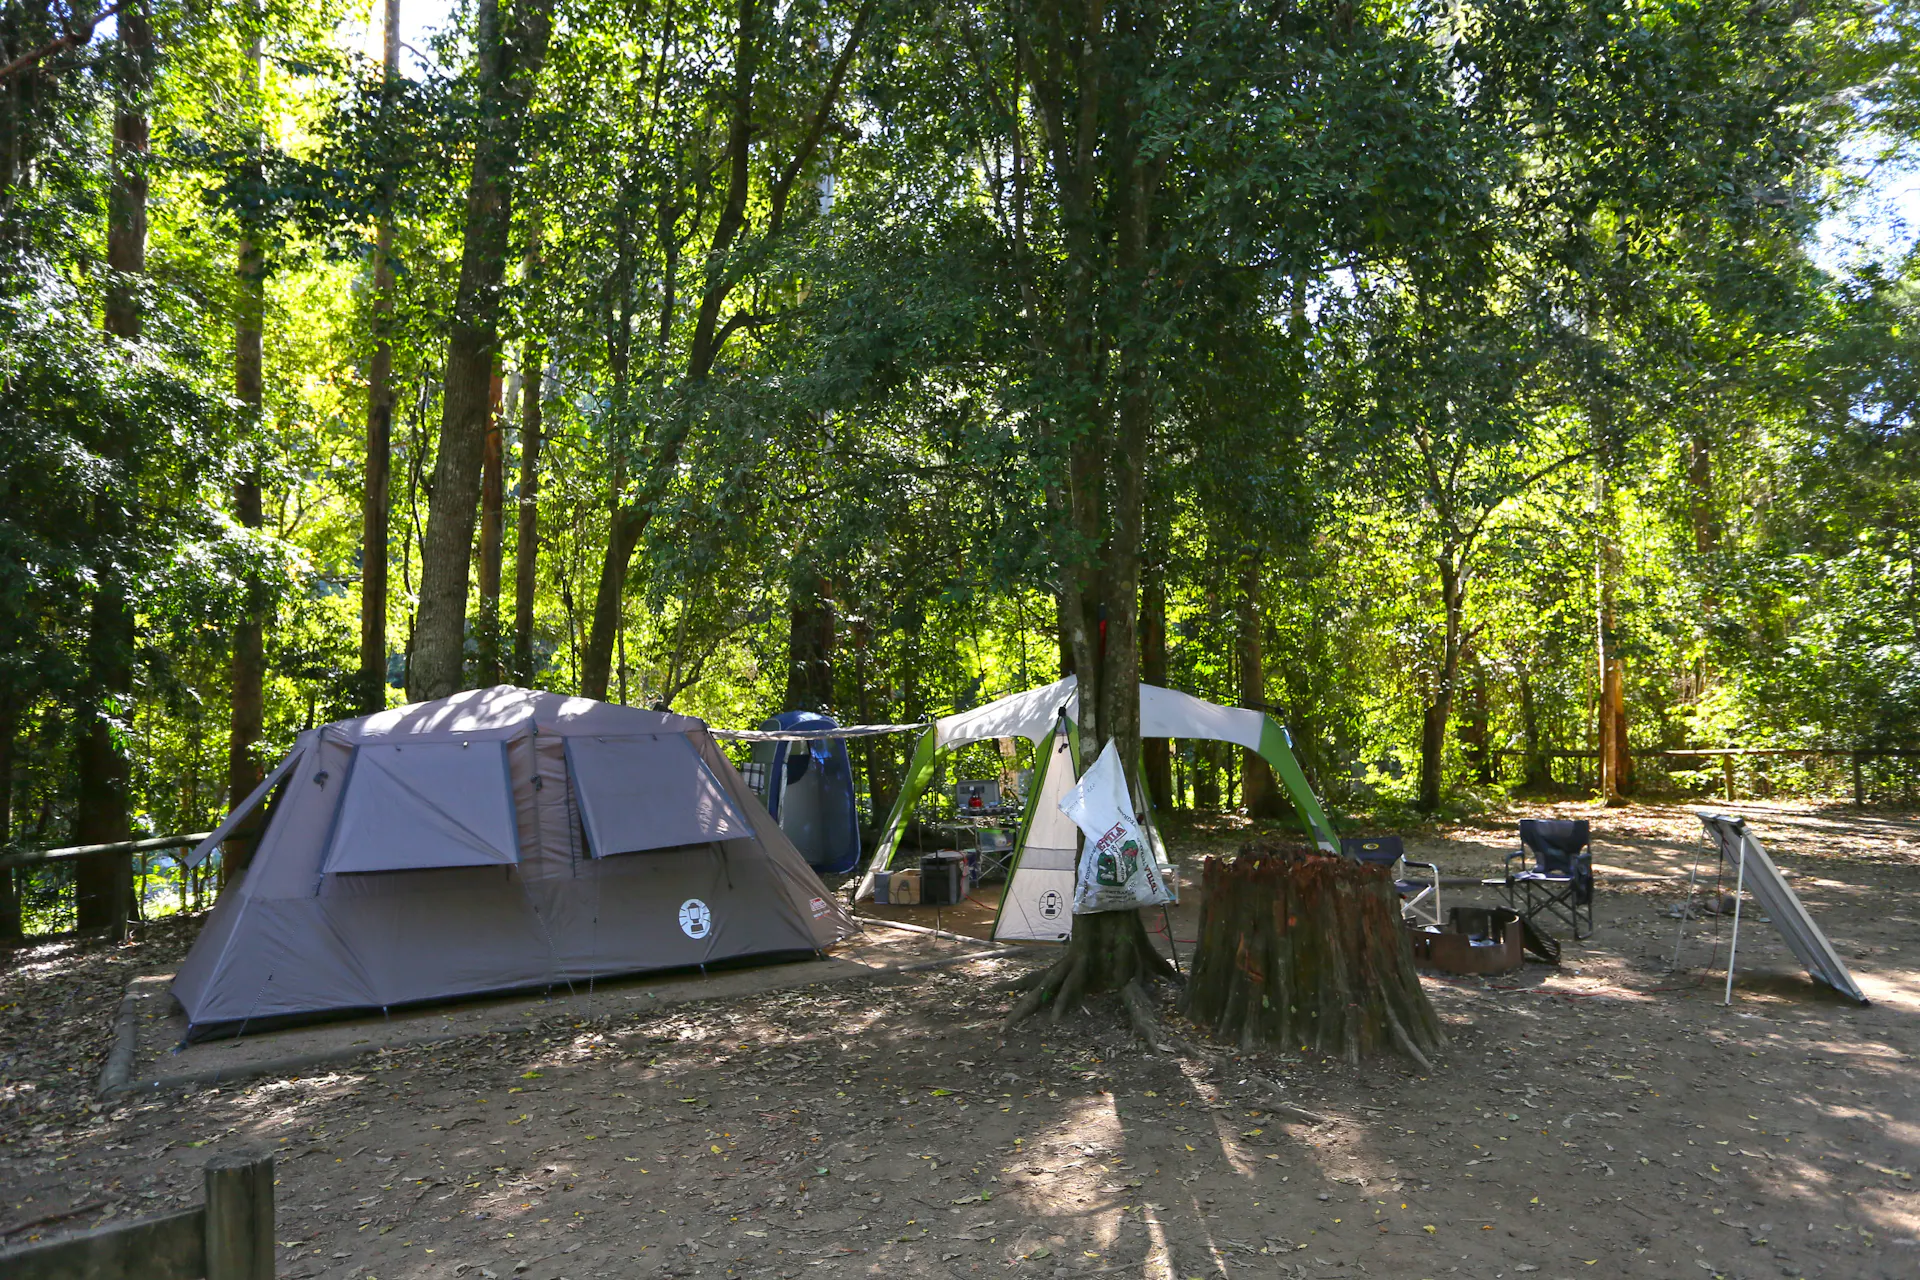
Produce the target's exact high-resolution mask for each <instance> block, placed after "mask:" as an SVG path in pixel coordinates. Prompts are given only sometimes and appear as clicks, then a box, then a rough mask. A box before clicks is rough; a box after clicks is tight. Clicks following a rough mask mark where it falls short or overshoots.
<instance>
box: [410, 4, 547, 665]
mask: <svg viewBox="0 0 1920 1280" xmlns="http://www.w3.org/2000/svg"><path fill="white" fill-rule="evenodd" d="M552 12H553V0H522V2H521V3H520V4H517V5H516V6H515V7H514V13H515V15H516V17H517V18H518V20H519V22H518V28H519V29H518V32H517V36H518V38H517V39H515V40H514V41H512V49H511V51H509V48H508V41H507V40H506V39H505V36H504V33H503V31H502V29H501V23H500V5H499V0H478V3H477V5H476V16H477V20H478V33H477V34H478V39H477V47H478V57H479V71H480V86H481V88H480V92H481V103H482V107H483V110H482V112H481V119H482V120H483V122H484V123H483V125H482V127H481V131H480V137H479V138H478V139H477V140H476V143H475V146H474V150H473V167H472V171H471V175H470V177H469V179H468V185H467V222H466V231H465V235H464V244H463V247H462V251H461V259H460V284H459V289H458V291H457V293H456V295H455V299H454V310H453V319H452V323H451V325H450V328H451V333H450V334H449V336H448V339H447V361H446V373H445V375H444V378H443V381H442V389H441V414H440V445H439V454H438V457H437V458H436V459H435V462H434V469H433V493H432V497H431V499H430V501H429V503H428V508H427V533H426V538H425V539H424V545H423V546H422V548H421V553H420V612H419V617H418V619H417V620H416V621H415V623H414V649H413V660H412V663H411V664H410V668H409V671H408V689H407V693H408V696H409V697H410V698H412V699H413V700H414V701H425V700H427V699H432V698H444V697H446V696H447V695H449V694H451V693H455V692H457V691H458V690H459V689H460V688H461V686H462V684H463V683H464V681H465V662H464V658H465V646H466V622H467V587H468V582H469V575H470V571H471V567H472V558H473V525H474V518H475V514H476V512H475V507H476V504H477V502H478V499H479V497H480V469H481V455H482V454H483V452H484V451H485V448H486V433H487V420H488V412H487V410H488V402H489V399H490V390H491V386H492V378H493V366H494V360H495V358H496V356H497V355H498V348H499V331H500V293H501V285H502V283H503V282H504V280H505V278H506V264H507V242H508V238H509V232H510V231H511V227H512V213H513V211H512V194H513V193H512V184H511V178H512V173H513V170H514V164H515V160H516V157H517V156H518V153H519V150H520V135H521V130H522V126H523V125H524V123H525V119H526V114H527V103H528V100H529V98H530V97H531V96H532V92H533V85H534V81H535V80H536V78H537V77H538V75H539V70H540V66H541V64H542V62H544V61H545V58H546V49H547V37H548V35H549V33H550V31H551V26H552V24H551V18H552Z"/></svg>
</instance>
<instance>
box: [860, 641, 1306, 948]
mask: <svg viewBox="0 0 1920 1280" xmlns="http://www.w3.org/2000/svg"><path fill="white" fill-rule="evenodd" d="M1079 699H1080V693H1079V686H1078V684H1077V682H1076V681H1075V679H1074V677H1072V676H1068V677H1066V678H1065V679H1063V680H1057V681H1055V682H1054V683H1052V684H1050V685H1045V686H1042V687H1041V688H1038V689H1029V690H1027V691H1026V692H1024V693H1015V694H1009V695H1008V696H1006V697H1004V698H1000V699H998V700H996V701H994V702H989V703H987V704H986V705H985V706H980V707H975V708H973V709H972V710H971V711H962V712H958V713H956V714H954V715H950V716H944V717H942V718H941V719H939V720H936V721H935V722H934V724H933V727H932V728H931V729H929V730H927V732H926V733H925V734H924V735H922V736H921V739H920V743H919V746H918V747H917V748H916V749H915V751H914V754H913V760H912V763H910V764H909V765H908V766H907V777H906V780H905V781H904V782H903V783H902V784H901V787H900V795H899V798H898V799H897V800H896V801H895V802H894V806H893V810H892V812H891V813H889V814H888V815H887V821H886V825H885V826H884V827H883V828H881V832H880V842H879V845H878V846H877V847H876V848H875V850H874V854H873V858H872V860H871V861H870V862H869V863H868V864H867V871H866V874H865V875H864V876H862V877H861V880H860V887H859V889H858V890H857V891H856V892H855V895H854V897H855V900H856V901H857V900H859V899H860V898H863V897H868V896H870V895H871V894H872V893H873V877H874V873H875V872H877V871H883V870H885V869H887V868H888V867H890V866H892V865H893V860H894V857H895V855H896V854H898V852H899V850H900V841H901V837H902V835H903V834H904V833H905V831H906V827H907V818H908V815H909V814H911V813H912V812H913V806H914V805H915V804H916V803H917V802H918V801H919V799H920V797H921V795H923V794H924V793H925V792H926V789H927V787H928V786H929V785H930V784H931V783H932V781H933V776H934V772H935V770H936V768H937V767H938V765H939V762H940V757H941V756H942V755H943V754H945V753H948V752H951V751H953V750H954V749H955V748H958V747H963V746H965V745H966V744H968V743H970V742H981V741H984V740H986V739H988V738H1016V737H1017V738H1025V739H1026V740H1027V741H1028V742H1031V743H1033V744H1035V747H1036V753H1035V763H1034V770H1033V781H1032V784H1031V785H1030V786H1029V787H1028V797H1029V798H1028V802H1027V807H1026V812H1025V813H1024V814H1023V815H1022V817H1021V819H1020V832H1019V836H1018V838H1017V839H1016V841H1015V843H1014V855H1013V862H1012V870H1011V871H1010V872H1009V873H1008V876H1007V887H1006V891H1005V893H1004V894H1002V896H1001V899H1000V913H999V915H998V917H997V918H996V919H995V920H994V926H993V936H994V937H995V938H996V939H1001V938H1006V939H1038V940H1045V941H1049V942H1052V941H1064V940H1065V939H1066V938H1067V937H1069V936H1070V935H1071V933H1072V931H1073V876H1074V865H1075V861H1076V859H1077V857H1078V850H1079V843H1078V831H1077V829H1076V828H1075V827H1074V825H1073V821H1072V819H1070V818H1068V817H1067V816H1066V815H1065V814H1064V813H1061V812H1060V798H1061V797H1062V796H1064V795H1066V793H1067V791H1068V790H1069V789H1070V788H1072V786H1073V783H1074V779H1075V778H1076V777H1078V776H1079V773H1080V744H1079V730H1078V728H1077V726H1076V717H1077V714H1078V711H1079ZM1063 722H1064V725H1065V731H1064V732H1062V731H1061V728H1060V726H1061V725H1062V723H1063ZM1140 736H1141V737H1143V738H1204V739H1209V740H1213V741H1218V742H1232V743H1236V744H1238V745H1239V746H1242V747H1245V748H1247V750H1249V751H1252V752H1255V753H1256V754H1258V755H1259V756H1260V757H1261V759H1263V760H1265V761H1266V762H1267V763H1268V764H1269V765H1271V766H1272V767H1273V771H1274V774H1275V776H1277V777H1278V778H1279V779H1280V783H1281V785H1282V786H1284V787H1285V788H1286V789H1287V794H1288V795H1289V796H1290V797H1292V799H1293V804H1294V808H1295V810H1296V811H1297V812H1298V813H1299V815H1300V820H1301V823H1302V825H1303V826H1304V827H1305V828H1306V831H1307V837H1308V838H1309V839H1310V840H1311V841H1312V842H1313V843H1314V844H1315V845H1317V846H1318V847H1320V848H1321V849H1324V850H1326V851H1327V852H1329V853H1338V852H1339V850H1340V841H1339V839H1338V838H1337V837H1336V836H1335V834H1334V830H1333V824H1332V823H1330V822H1329V821H1327V815H1326V811H1325V810H1324V809H1323V808H1322V807H1321V805H1320V801H1319V799H1318V797H1316V796H1315V795H1314V794H1313V788H1312V787H1310V786H1308V785H1307V778H1306V775H1305V774H1303V773H1302V772H1301V771H1300V764H1299V762H1298V761H1297V760H1295V759H1294V757H1293V748H1292V744H1291V743H1290V742H1289V741H1288V738H1287V731H1286V730H1285V729H1283V728H1281V727H1280V725H1279V723H1278V722H1277V721H1275V720H1274V719H1273V718H1272V717H1270V716H1267V715H1265V714H1263V713H1261V712H1259V711H1250V710H1247V709H1245V708H1243V707H1223V706H1220V705H1218V704H1216V703H1212V702H1208V701H1206V700H1205V699H1204V698H1196V697H1194V696H1192V695H1191V694H1185V693H1176V692H1174V691H1173V690H1172V689H1162V688H1160V687H1158V686H1157V685H1150V684H1143V685H1141V686H1140ZM1151 811H1152V807H1151V799H1149V804H1148V813H1149V821H1148V825H1147V834H1148V837H1149V838H1150V839H1151V841H1152V842H1153V845H1154V856H1155V857H1156V858H1157V859H1158V860H1159V861H1161V862H1165V860H1166V855H1165V852H1164V851H1163V849H1162V848H1161V845H1160V835H1159V832H1158V831H1157V830H1156V829H1155V828H1154V827H1153V824H1152V821H1151Z"/></svg>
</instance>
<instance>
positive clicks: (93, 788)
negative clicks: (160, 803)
mask: <svg viewBox="0 0 1920 1280" xmlns="http://www.w3.org/2000/svg"><path fill="white" fill-rule="evenodd" d="M118 27H119V33H120V41H121V46H122V48H121V53H122V60H121V62H120V64H119V65H120V67H121V68H122V70H123V73H124V75H125V80H124V81H123V82H122V83H121V84H120V85H119V86H118V91H117V98H118V103H117V106H116V109H115V112H114V118H113V173H112V178H111V180H110V185H109V187H108V191H107V266H108V268H109V269H110V270H111V272H112V276H111V278H110V280H109V283H108V286H107V296H106V315H105V321H106V330H107V332H108V333H109V334H111V335H113V336H114V337H116V338H123V339H127V340H136V339H138V338H139V337H140V331H141V316H140V301H139V283H138V282H139V277H141V276H143V275H145V274H146V270H147V155H148V126H147V110H146V108H147V96H148V94H149V93H150V92H151V91H152V88H153V58H154V49H153V30H152V28H151V27H150V26H149V25H148V22H147V17H146V14H145V13H144V12H143V11H142V10H140V8H139V7H138V6H135V7H133V8H130V9H128V10H126V11H125V12H123V13H122V14H121V15H120V18H119V23H118ZM114 452H115V454H116V457H117V458H119V450H118V449H115V450H114ZM119 460H122V461H124V458H119ZM117 478H118V481H119V483H120V484H122V485H126V486H129V487H130V486H131V484H132V480H131V477H129V476H126V475H124V474H123V475H120V476H119V477H117ZM137 496H138V495H137V494H134V493H132V492H120V493H115V494H110V495H106V497H105V498H104V500H103V501H101V502H100V503H99V505H98V507H97V509H96V514H95V520H96V523H97V524H98V526H99V530H98V532H99V533H100V535H101V540H102V541H103V542H105V543H108V544H111V543H113V542H116V541H118V540H119V538H120V536H121V534H122V532H123V525H124V520H125V512H126V511H127V510H129V509H131V508H132V507H133V505H134V503H135V501H136V500H137ZM96 576H97V581H98V586H97V587H96V589H95V594H94V598H93V606H92V610H91V614H90V616H89V620H88V623H89V625H88V636H87V685H86V687H85V690H84V696H83V698H82V700H81V705H80V706H79V708H78V714H77V717H76V724H75V729H76V740H75V751H74V756H75V760H74V773H75V779H74V782H75V795H74V800H75V804H74V819H73V829H72V838H73V839H74V840H75V841H77V842H78V843H81V844H108V843H111V842H113V841H117V840H125V839H128V838H129V837H130V835H131V834H132V820H131V817H130V812H129V806H130V804H131V797H130V796H129V794H128V791H129V786H130V782H131V775H132V767H131V764H130V762H129V761H128V759H127V756H126V752H125V748H124V745H123V742H122V740H121V737H120V735H119V734H118V732H117V731H116V726H115V724H114V718H115V717H116V715H118V714H119V709H120V708H119V705H118V704H120V703H121V702H123V701H124V700H125V699H127V698H128V697H130V696H131V694H132V692H133V650H134V619H133V608H132V606H131V604H130V603H129V601H128V599H127V583H126V581H125V578H124V576H123V566H122V565H120V564H119V563H118V562H116V561H114V560H112V559H111V553H109V559H108V560H106V561H105V562H103V563H102V564H101V565H100V566H99V567H98V570H97V574H96ZM74 899H75V917H76V924H77V927H78V928H79V929H80V930H81V931H82V932H91V931H93V930H99V929H104V930H107V931H109V932H111V933H113V934H114V935H115V936H124V935H125V933H126V927H127V921H128V919H129V918H130V914H131V912H132V908H133V858H132V855H130V854H124V853H103V854H95V855H93V856H92V857H87V858H82V859H80V860H79V861H78V863H77V864H76V865H75V867H74Z"/></svg>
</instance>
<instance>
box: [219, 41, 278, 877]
mask: <svg viewBox="0 0 1920 1280" xmlns="http://www.w3.org/2000/svg"><path fill="white" fill-rule="evenodd" d="M257 20H258V18H257V16H256V21H257ZM251 60H252V71H253V84H252V85H250V86H249V90H250V92H257V91H258V89H259V79H260V70H261V65H262V64H261V48H260V36H259V34H258V32H257V31H256V33H255V35H254V38H253V48H252V52H251ZM262 141H263V140H262V139H261V138H260V137H259V136H258V135H256V136H255V138H254V148H255V151H256V154H257V152H258V149H259V147H260V145H261V144H262ZM253 172H254V175H255V177H256V178H257V177H258V174H259V169H258V167H257V165H256V167H255V168H254V171H253ZM236 259H237V262H236V270H235V281H234V306H233V390H234V394H235V396H237V397H238V398H239V400H240V403H241V404H243V405H245V406H246V408H247V415H248V425H249V427H251V428H255V429H257V428H258V426H259V422H260V412H261V407H262V405H263V403H264V400H265V394H264V393H265V386H264V383H263V374H262V369H261V364H262V354H263V353H262V346H263V340H264V334H263V328H264V325H265V319H266V286H267V263H266V250H265V246H264V245H262V244H261V242H260V229H259V228H258V227H257V226H255V227H246V228H244V229H243V230H242V232H241V236H240V243H239V246H238V249H237V252H236ZM233 504H234V515H235V517H236V518H237V519H238V520H239V522H240V524H241V526H242V527H243V528H246V529H259V528H261V527H263V526H264V524H265V523H266V521H265V515H264V512H263V510H262V505H261V497H260V473H259V472H258V471H257V470H254V469H252V468H249V469H248V470H247V471H245V472H243V473H242V474H241V477H240V479H239V480H238V482H236V484H235V486H234V494H233ZM243 590H244V599H243V601H242V603H241V614H240V617H239V619H238V621H237V622H236V623H235V625H234V628H233V659H232V666H231V674H232V695H231V696H232V711H231V719H230V721H229V723H228V729H227V804H228V807H229V808H231V807H233V806H235V805H238V804H239V803H240V802H241V801H242V800H244V799H246V798H247V796H248V795H249V794H250V793H251V792H252V791H253V789H254V787H256V786H258V785H259V782H260V762H259V759H258V753H259V746H260V732H261V729H262V727H263V725H264V723H265V719H266V706H265V685H266V668H267V660H266V645H265V629H266V612H267V602H266V585H265V584H264V583H263V582H261V581H260V580H259V579H258V578H257V577H255V576H253V575H251V574H250V575H248V577H247V580H246V583H245V586H244V588H243ZM252 860H253V841H252V840H251V839H241V840H230V841H228V842H227V845H226V847H225V848H224V849H222V850H221V855H220V883H221V885H222V886H223V887H224V886H225V885H227V884H230V883H232V882H233V881H234V880H235V879H237V878H238V877H239V875H240V873H241V872H243V871H245V870H246V868H247V864H248V863H249V862H251V861H252Z"/></svg>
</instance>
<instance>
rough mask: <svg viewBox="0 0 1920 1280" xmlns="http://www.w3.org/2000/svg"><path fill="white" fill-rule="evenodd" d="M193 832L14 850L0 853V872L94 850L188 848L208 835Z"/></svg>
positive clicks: (82, 855) (67, 859) (91, 852)
mask: <svg viewBox="0 0 1920 1280" xmlns="http://www.w3.org/2000/svg"><path fill="white" fill-rule="evenodd" d="M212 834H213V832H211V831H196V832H194V833H193V834H191V835H184V836H154V837H153V838H152V839H149V840H116V841H115V842H113V843H112V844H76V845H69V846H68V847H67V848H64V849H18V850H15V851H14V852H12V853H0V871H4V870H6V869H7V868H9V867H31V866H37V865H39V864H40V863H42V862H67V861H70V860H72V859H74V858H84V857H87V856H89V855H90V854H95V853H152V852H154V851H155V850H158V849H191V848H193V846H195V845H197V844H199V843H200V842H201V841H202V840H205V839H206V838H207V837H208V836H210V835H212Z"/></svg>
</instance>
